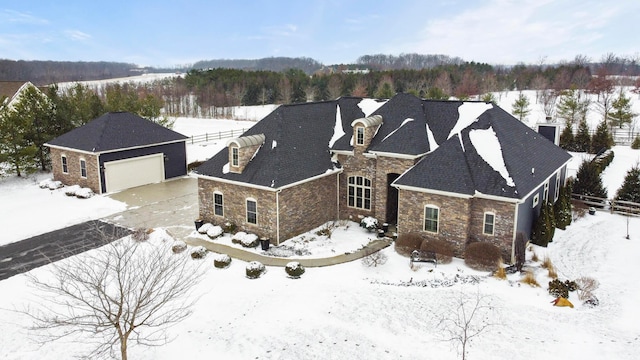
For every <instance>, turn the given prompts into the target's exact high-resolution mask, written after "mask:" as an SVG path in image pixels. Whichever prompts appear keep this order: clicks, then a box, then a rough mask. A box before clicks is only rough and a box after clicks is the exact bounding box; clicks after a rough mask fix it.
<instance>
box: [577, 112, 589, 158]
mask: <svg viewBox="0 0 640 360" xmlns="http://www.w3.org/2000/svg"><path fill="white" fill-rule="evenodd" d="M574 144H575V151H579V152H589V150H590V149H591V135H590V134H589V125H587V120H586V119H585V118H582V120H580V125H579V126H578V133H577V134H576V137H575V143H574Z"/></svg>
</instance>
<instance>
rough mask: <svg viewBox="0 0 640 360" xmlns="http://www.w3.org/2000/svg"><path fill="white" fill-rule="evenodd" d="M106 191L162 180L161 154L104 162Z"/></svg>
mask: <svg viewBox="0 0 640 360" xmlns="http://www.w3.org/2000/svg"><path fill="white" fill-rule="evenodd" d="M104 179H105V186H106V188H107V192H113V191H118V190H123V189H128V188H131V187H135V186H140V185H146V184H152V183H157V182H161V181H164V157H163V155H162V154H153V155H147V156H140V157H135V158H131V159H124V160H116V161H109V162H105V163H104Z"/></svg>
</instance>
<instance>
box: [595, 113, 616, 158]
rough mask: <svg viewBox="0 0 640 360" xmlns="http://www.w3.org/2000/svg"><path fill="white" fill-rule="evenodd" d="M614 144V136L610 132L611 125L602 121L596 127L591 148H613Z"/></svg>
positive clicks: (596, 149) (597, 150)
mask: <svg viewBox="0 0 640 360" xmlns="http://www.w3.org/2000/svg"><path fill="white" fill-rule="evenodd" d="M612 146H613V137H612V136H611V133H610V132H609V127H608V126H607V124H606V123H605V122H604V121H602V122H600V124H599V125H598V127H597V128H596V133H595V134H593V138H591V150H592V151H593V152H596V153H597V152H599V151H601V150H602V149H607V150H608V149H611V147H612Z"/></svg>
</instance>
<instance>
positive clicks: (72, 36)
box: [64, 30, 91, 41]
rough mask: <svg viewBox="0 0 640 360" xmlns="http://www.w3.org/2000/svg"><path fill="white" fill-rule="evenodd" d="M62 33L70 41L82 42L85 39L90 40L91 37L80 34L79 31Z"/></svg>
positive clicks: (83, 33)
mask: <svg viewBox="0 0 640 360" xmlns="http://www.w3.org/2000/svg"><path fill="white" fill-rule="evenodd" d="M64 33H65V35H67V37H68V38H70V39H71V40H78V41H82V40H87V39H90V38H91V35H89V34H87V33H85V32H82V31H80V30H65V32H64Z"/></svg>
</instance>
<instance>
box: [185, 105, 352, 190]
mask: <svg viewBox="0 0 640 360" xmlns="http://www.w3.org/2000/svg"><path fill="white" fill-rule="evenodd" d="M357 103H358V101H356V100H355V99H353V98H347V99H338V100H333V101H326V102H317V103H305V104H295V105H282V106H279V107H278V108H277V109H276V110H274V111H273V112H272V113H271V114H269V115H267V117H265V118H264V119H262V120H261V121H260V122H258V123H257V124H256V125H254V126H253V127H252V128H251V129H249V130H248V131H246V132H245V133H244V134H243V135H242V136H248V135H257V134H264V135H265V142H264V144H263V145H262V147H261V148H260V149H259V150H258V151H257V153H256V154H255V156H254V158H253V159H252V160H251V162H250V163H249V164H248V165H247V166H246V167H245V168H244V170H243V171H242V173H241V174H236V173H224V172H223V170H222V168H223V167H224V165H225V164H227V163H228V162H229V150H228V148H224V149H222V150H221V151H220V152H219V153H217V154H216V155H215V156H213V157H212V158H211V159H209V160H208V161H206V162H205V163H204V164H202V165H201V166H199V167H198V168H197V169H196V170H195V172H196V173H197V174H201V175H206V176H213V177H217V178H223V179H227V180H232V181H239V182H245V183H251V184H254V185H261V186H267V187H273V188H278V187H281V186H285V185H289V184H291V183H294V182H297V181H301V180H305V179H308V178H310V177H313V176H317V175H321V174H324V173H326V172H327V170H331V169H333V168H334V164H333V163H332V161H331V153H330V152H329V142H330V140H331V138H332V137H333V133H334V128H335V124H336V110H337V108H338V105H339V106H340V112H341V120H342V128H343V131H345V132H346V131H347V129H349V127H350V124H351V121H353V120H354V119H355V118H358V117H362V115H363V114H362V112H361V111H360V113H359V114H358V110H359V109H357ZM354 107H355V109H354ZM354 114H357V116H355V115H354ZM354 116H355V117H354Z"/></svg>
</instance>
